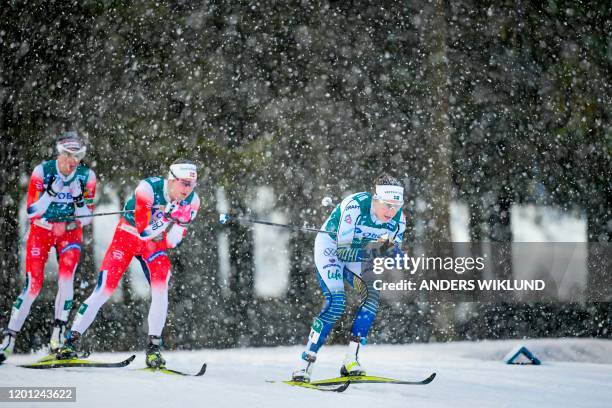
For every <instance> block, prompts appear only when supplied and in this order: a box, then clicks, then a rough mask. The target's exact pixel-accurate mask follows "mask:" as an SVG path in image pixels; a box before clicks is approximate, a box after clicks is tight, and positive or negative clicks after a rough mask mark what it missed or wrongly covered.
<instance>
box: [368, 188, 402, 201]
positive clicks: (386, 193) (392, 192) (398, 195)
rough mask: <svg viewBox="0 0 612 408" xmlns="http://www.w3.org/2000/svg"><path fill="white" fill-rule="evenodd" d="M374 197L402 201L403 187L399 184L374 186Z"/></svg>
mask: <svg viewBox="0 0 612 408" xmlns="http://www.w3.org/2000/svg"><path fill="white" fill-rule="evenodd" d="M374 198H377V199H379V200H384V201H401V202H402V203H403V202H404V187H400V186H385V185H382V186H376V195H375V196H374Z"/></svg>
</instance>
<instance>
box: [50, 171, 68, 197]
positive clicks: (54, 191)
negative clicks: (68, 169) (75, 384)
mask: <svg viewBox="0 0 612 408" xmlns="http://www.w3.org/2000/svg"><path fill="white" fill-rule="evenodd" d="M63 188H64V180H62V178H61V177H55V176H54V175H51V178H50V180H49V182H48V183H47V189H46V191H47V193H48V194H49V195H50V196H51V197H57V195H58V194H59V193H60V192H61V191H62V189H63Z"/></svg>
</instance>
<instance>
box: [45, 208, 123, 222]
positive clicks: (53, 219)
mask: <svg viewBox="0 0 612 408" xmlns="http://www.w3.org/2000/svg"><path fill="white" fill-rule="evenodd" d="M131 212H134V210H124V211H112V212H103V213H96V214H89V215H68V216H66V217H57V218H49V219H47V221H51V222H64V221H72V220H76V219H78V218H89V217H102V216H104V215H116V214H125V213H131Z"/></svg>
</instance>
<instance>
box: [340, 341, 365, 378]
mask: <svg viewBox="0 0 612 408" xmlns="http://www.w3.org/2000/svg"><path fill="white" fill-rule="evenodd" d="M362 344H365V338H360V337H354V336H351V341H350V343H349V349H348V351H347V353H346V357H345V358H344V363H343V364H342V367H340V375H341V376H342V377H356V376H360V375H366V371H365V368H364V367H363V366H362V365H361V364H360V363H359V349H360V348H361V345H362Z"/></svg>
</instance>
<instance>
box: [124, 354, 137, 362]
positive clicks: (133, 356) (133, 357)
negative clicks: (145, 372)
mask: <svg viewBox="0 0 612 408" xmlns="http://www.w3.org/2000/svg"><path fill="white" fill-rule="evenodd" d="M135 358H136V354H132V356H131V357H130V358H128V359H127V360H125V361H127V362H128V363H131V362H132V361H134V359H135Z"/></svg>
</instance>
